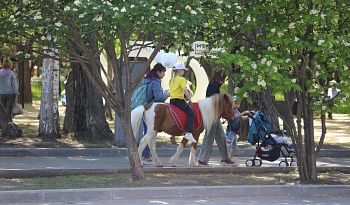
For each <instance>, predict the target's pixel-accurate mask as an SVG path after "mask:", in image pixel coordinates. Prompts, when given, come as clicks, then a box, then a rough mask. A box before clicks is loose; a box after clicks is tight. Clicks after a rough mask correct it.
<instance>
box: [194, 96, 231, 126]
mask: <svg viewBox="0 0 350 205" xmlns="http://www.w3.org/2000/svg"><path fill="white" fill-rule="evenodd" d="M198 106H199V108H200V110H201V113H202V118H203V123H204V128H205V129H206V130H207V131H208V132H209V131H210V128H211V126H212V125H213V123H214V122H215V121H216V120H217V119H219V118H220V117H223V118H225V119H227V120H229V119H231V118H232V117H233V116H234V112H233V107H232V106H233V100H232V97H231V96H230V95H229V94H228V93H221V94H215V95H212V96H211V97H209V98H205V99H203V100H199V101H198Z"/></svg>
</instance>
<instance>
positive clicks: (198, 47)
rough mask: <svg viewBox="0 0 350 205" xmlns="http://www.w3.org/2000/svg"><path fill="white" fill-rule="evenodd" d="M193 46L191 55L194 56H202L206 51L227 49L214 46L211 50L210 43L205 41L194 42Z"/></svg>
mask: <svg viewBox="0 0 350 205" xmlns="http://www.w3.org/2000/svg"><path fill="white" fill-rule="evenodd" d="M192 48H193V51H191V53H190V56H193V57H201V56H203V55H204V53H210V52H215V51H219V52H224V51H225V49H223V48H213V49H211V50H210V51H209V49H208V43H207V42H205V41H196V42H194V43H193V45H192ZM212 57H215V56H212Z"/></svg>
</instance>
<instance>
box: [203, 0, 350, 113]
mask: <svg viewBox="0 0 350 205" xmlns="http://www.w3.org/2000/svg"><path fill="white" fill-rule="evenodd" d="M218 2H220V1H218ZM219 7H220V8H221V10H222V11H223V12H222V13H221V12H217V13H216V16H217V18H215V26H214V27H215V32H211V31H208V32H207V33H208V34H207V35H208V38H207V39H205V40H206V41H208V42H210V43H211V46H212V47H223V48H225V50H226V51H228V52H224V53H215V54H216V55H217V56H218V57H219V59H218V60H217V61H216V63H217V64H218V67H222V68H227V72H232V70H231V69H229V68H230V65H232V64H233V67H234V68H233V69H234V71H237V70H238V71H239V72H234V73H233V75H232V77H231V79H232V81H233V82H234V84H235V86H236V88H235V92H236V93H237V94H238V95H240V96H243V97H246V98H248V91H260V90H261V89H264V88H266V87H267V86H271V87H272V88H273V89H274V93H282V92H283V91H289V90H290V89H292V88H293V89H294V90H295V91H300V92H302V93H304V94H305V95H306V96H308V100H309V101H310V102H311V104H310V106H311V107H312V108H315V109H317V110H325V109H326V107H327V106H326V105H327V100H328V99H327V98H328V96H327V91H328V89H329V88H332V89H335V88H338V89H340V90H342V94H341V95H340V97H339V98H338V99H336V103H338V104H343V103H345V102H346V101H348V99H349V91H350V90H349V80H348V76H349V75H350V70H349V69H348V66H349V65H350V58H349V57H350V56H349V53H350V36H349V28H350V26H349V20H348V19H349V17H350V13H349V11H348V9H349V8H350V3H349V2H348V1H345V0H343V1H337V2H334V1H313V2H310V1H298V2H295V1H284V0H277V1H245V2H244V4H242V1H236V0H230V1H221V5H219ZM218 25H221V26H218ZM212 26H213V25H212ZM335 77H337V80H338V79H339V80H338V83H330V81H331V80H333V79H335ZM318 102H321V104H320V105H318Z"/></svg>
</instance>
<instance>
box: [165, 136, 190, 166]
mask: <svg viewBox="0 0 350 205" xmlns="http://www.w3.org/2000/svg"><path fill="white" fill-rule="evenodd" d="M184 141H186V142H184ZM187 141H188V140H187V139H183V140H182V141H181V143H180V144H179V146H178V147H177V150H176V153H175V154H174V155H173V156H172V157H171V158H170V160H169V163H170V165H171V166H172V167H176V162H177V161H178V160H179V157H180V154H181V153H182V151H183V150H184V148H185V146H186V144H187Z"/></svg>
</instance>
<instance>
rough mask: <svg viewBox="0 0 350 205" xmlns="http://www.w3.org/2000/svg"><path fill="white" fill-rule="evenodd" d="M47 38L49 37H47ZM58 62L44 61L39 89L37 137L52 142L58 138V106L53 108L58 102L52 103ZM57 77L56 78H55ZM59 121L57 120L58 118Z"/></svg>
mask: <svg viewBox="0 0 350 205" xmlns="http://www.w3.org/2000/svg"><path fill="white" fill-rule="evenodd" d="M48 38H49V37H48ZM58 63H59V62H58V61H54V60H52V59H44V61H43V74H42V87H41V103H40V114H39V117H40V121H39V136H41V137H42V138H46V139H50V140H54V139H56V138H57V137H59V136H60V129H59V127H60V126H59V121H58V126H57V119H55V116H56V118H57V115H58V106H54V105H55V104H56V103H58V102H56V103H55V102H54V99H56V101H57V99H58V97H57V96H56V97H55V98H54V96H53V95H54V94H56V95H57V94H58V93H56V92H55V93H54V92H53V91H54V86H53V82H54V78H55V76H54V71H55V70H57V69H58V66H59V64H58ZM56 77H57V76H56ZM58 119H59V118H58Z"/></svg>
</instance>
